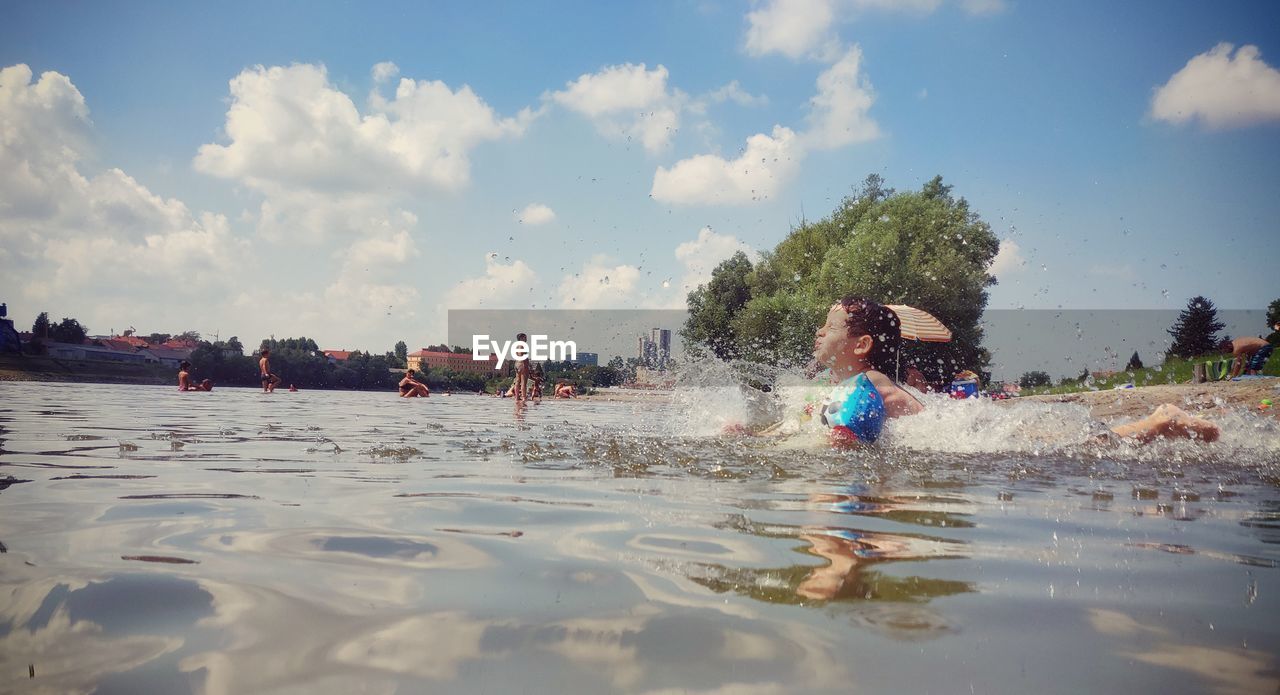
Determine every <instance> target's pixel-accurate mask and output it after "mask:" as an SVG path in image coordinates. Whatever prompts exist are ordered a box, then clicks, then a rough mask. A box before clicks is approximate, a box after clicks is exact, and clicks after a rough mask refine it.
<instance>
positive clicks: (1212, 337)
mask: <svg viewBox="0 0 1280 695" xmlns="http://www.w3.org/2000/svg"><path fill="white" fill-rule="evenodd" d="M1223 328H1224V325H1223V323H1222V322H1221V321H1219V320H1218V310H1217V308H1215V307H1214V306H1213V302H1211V301H1209V300H1208V299H1205V298H1204V297H1192V298H1191V300H1190V301H1188V302H1187V308H1186V309H1183V310H1182V312H1181V313H1180V314H1178V320H1177V321H1176V322H1174V324H1173V327H1172V328H1170V329H1169V331H1168V333H1169V335H1170V336H1172V337H1173V345H1170V346H1169V354H1170V355H1176V356H1178V357H1182V358H1184V359H1190V358H1192V357H1196V356H1198V355H1203V354H1205V353H1209V352H1213V351H1214V350H1215V349H1217V347H1218V342H1219V341H1218V331H1220V330H1222V329H1223Z"/></svg>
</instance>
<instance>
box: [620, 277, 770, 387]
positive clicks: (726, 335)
mask: <svg viewBox="0 0 1280 695" xmlns="http://www.w3.org/2000/svg"><path fill="white" fill-rule="evenodd" d="M751 270H752V266H751V259H749V258H747V254H745V253H743V252H741V251H738V252H737V253H735V254H733V256H732V257H731V258H729V259H727V260H725V261H723V262H721V263H720V265H718V266H716V267H715V270H713V271H711V280H710V281H709V282H707V284H705V285H699V286H698V288H697V289H695V290H694V291H693V292H690V293H689V298H688V304H689V318H688V319H687V320H686V321H685V325H684V327H683V328H682V329H681V330H680V335H681V337H682V338H684V341H685V345H686V349H688V350H690V351H696V350H698V349H699V348H700V347H702V346H706V347H707V348H709V349H710V350H711V351H712V352H713V353H715V355H716V356H717V357H719V358H720V359H733V358H736V357H739V356H741V355H742V353H743V350H742V345H741V344H740V343H739V341H738V339H737V336H736V334H735V333H734V329H733V318H734V316H735V315H736V314H737V313H738V312H739V311H740V310H741V309H742V307H744V306H746V303H747V301H748V300H749V299H750V298H751V290H750V288H748V286H747V276H748V275H749V274H750V273H751ZM632 373H633V374H634V372H632Z"/></svg>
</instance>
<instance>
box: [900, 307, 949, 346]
mask: <svg viewBox="0 0 1280 695" xmlns="http://www.w3.org/2000/svg"><path fill="white" fill-rule="evenodd" d="M887 306H888V307H889V310H890V311H892V312H893V313H895V314H897V315H898V322H899V323H900V324H901V329H902V337H903V338H904V339H906V340H920V341H923V342H926V343H949V342H951V329H949V328H947V327H946V326H944V325H942V322H941V321H939V320H938V319H936V318H934V317H933V314H930V313H929V312H927V311H924V310H923V309H917V308H915V307H911V306H907V305H905V304H889V305H887Z"/></svg>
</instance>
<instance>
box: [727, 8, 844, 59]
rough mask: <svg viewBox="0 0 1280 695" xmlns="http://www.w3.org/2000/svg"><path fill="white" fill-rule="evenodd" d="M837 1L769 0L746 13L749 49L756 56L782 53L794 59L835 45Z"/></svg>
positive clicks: (747, 47)
mask: <svg viewBox="0 0 1280 695" xmlns="http://www.w3.org/2000/svg"><path fill="white" fill-rule="evenodd" d="M835 4H836V3H835V1H834V0H769V2H767V3H765V4H764V5H763V6H762V7H760V8H759V9H757V10H753V11H751V12H749V13H747V36H746V50H747V53H748V54H750V55H753V56H764V55H769V54H771V53H781V54H782V55H785V56H787V57H788V58H791V59H793V60H795V59H798V58H802V57H804V56H806V55H811V54H812V53H813V52H814V51H815V49H817V50H821V48H822V47H824V46H827V45H828V44H830V43H832V42H833V41H834V40H835V39H834V37H833V36H832V34H831V25H832V23H833V22H834V21H835V10H836V8H835Z"/></svg>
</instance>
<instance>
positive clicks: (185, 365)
mask: <svg viewBox="0 0 1280 695" xmlns="http://www.w3.org/2000/svg"><path fill="white" fill-rule="evenodd" d="M178 369H183V370H186V369H191V363H190V362H188V361H186V360H183V361H182V362H180V363H179V364H178Z"/></svg>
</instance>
